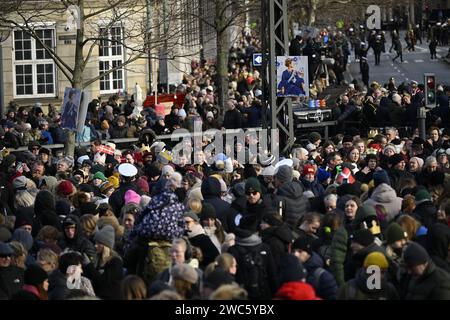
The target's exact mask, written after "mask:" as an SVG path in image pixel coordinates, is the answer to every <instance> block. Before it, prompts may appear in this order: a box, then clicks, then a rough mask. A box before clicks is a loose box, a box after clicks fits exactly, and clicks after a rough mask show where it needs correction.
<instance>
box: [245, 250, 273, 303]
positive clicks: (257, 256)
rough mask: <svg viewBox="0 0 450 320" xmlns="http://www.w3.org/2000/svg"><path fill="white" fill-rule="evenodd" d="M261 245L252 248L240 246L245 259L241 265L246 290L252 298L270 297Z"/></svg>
mask: <svg viewBox="0 0 450 320" xmlns="http://www.w3.org/2000/svg"><path fill="white" fill-rule="evenodd" d="M261 249H262V248H261V245H258V246H257V247H253V248H250V249H244V248H243V247H239V251H240V253H241V254H242V257H243V261H242V262H241V264H240V265H239V268H240V270H241V271H242V274H243V276H242V279H244V281H243V285H244V288H245V290H247V292H248V297H249V298H250V299H270V290H269V288H268V283H267V272H266V268H265V261H264V257H263V256H264V255H265V254H267V253H266V252H265V251H263V250H261Z"/></svg>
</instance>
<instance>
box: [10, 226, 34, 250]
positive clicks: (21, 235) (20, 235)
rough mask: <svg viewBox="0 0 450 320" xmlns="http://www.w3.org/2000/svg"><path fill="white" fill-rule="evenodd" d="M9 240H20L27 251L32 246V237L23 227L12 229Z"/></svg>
mask: <svg viewBox="0 0 450 320" xmlns="http://www.w3.org/2000/svg"><path fill="white" fill-rule="evenodd" d="M11 240H12V241H17V242H20V243H21V244H22V245H23V247H24V248H25V249H26V250H27V251H30V249H31V248H32V247H33V237H32V236H31V234H30V233H29V232H28V231H27V230H25V229H21V228H19V229H16V230H14V232H13V235H12V237H11Z"/></svg>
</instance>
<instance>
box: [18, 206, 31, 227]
mask: <svg viewBox="0 0 450 320" xmlns="http://www.w3.org/2000/svg"><path fill="white" fill-rule="evenodd" d="M33 216H34V210H33V208H32V207H29V208H19V209H17V212H16V222H15V223H14V229H17V228H20V227H22V226H32V225H33V224H34V222H33Z"/></svg>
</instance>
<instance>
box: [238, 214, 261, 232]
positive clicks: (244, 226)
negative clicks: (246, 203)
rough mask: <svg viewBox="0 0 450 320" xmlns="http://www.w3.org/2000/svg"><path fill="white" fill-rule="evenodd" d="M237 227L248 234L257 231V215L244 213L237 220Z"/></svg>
mask: <svg viewBox="0 0 450 320" xmlns="http://www.w3.org/2000/svg"><path fill="white" fill-rule="evenodd" d="M238 228H239V229H241V230H245V231H248V232H247V233H249V235H247V236H250V235H251V234H253V233H255V232H257V231H258V217H256V216H255V215H253V214H249V215H245V216H243V217H242V218H241V219H240V220H239V225H238Z"/></svg>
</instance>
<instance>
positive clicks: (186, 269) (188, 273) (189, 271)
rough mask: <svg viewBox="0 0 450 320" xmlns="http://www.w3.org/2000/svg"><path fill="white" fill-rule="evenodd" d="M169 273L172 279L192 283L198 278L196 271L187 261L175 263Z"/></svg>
mask: <svg viewBox="0 0 450 320" xmlns="http://www.w3.org/2000/svg"><path fill="white" fill-rule="evenodd" d="M171 275H172V278H173V279H174V280H184V281H186V282H189V283H191V284H194V283H196V282H197V280H198V274H197V271H195V269H194V268H192V267H191V266H190V265H188V264H187V263H181V264H177V265H175V266H173V267H172V269H171Z"/></svg>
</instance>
